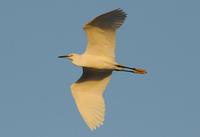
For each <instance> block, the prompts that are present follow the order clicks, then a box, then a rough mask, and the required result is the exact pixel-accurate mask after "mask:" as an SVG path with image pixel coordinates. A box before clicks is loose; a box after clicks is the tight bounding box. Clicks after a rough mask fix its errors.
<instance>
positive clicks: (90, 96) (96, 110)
mask: <svg viewBox="0 0 200 137" xmlns="http://www.w3.org/2000/svg"><path fill="white" fill-rule="evenodd" d="M111 73H112V71H110V70H109V71H108V70H101V71H99V70H98V71H97V70H94V69H88V68H83V74H82V76H81V77H80V79H79V80H78V81H76V83H73V84H72V85H71V91H72V95H73V97H74V100H75V102H76V106H77V107H78V110H79V112H80V114H81V116H82V118H83V119H84V121H85V122H86V124H87V125H88V127H89V128H90V129H91V130H93V129H96V127H99V126H100V125H102V124H103V121H104V112H105V103H104V98H103V92H104V90H105V88H106V86H107V84H108V82H109V80H110V75H111Z"/></svg>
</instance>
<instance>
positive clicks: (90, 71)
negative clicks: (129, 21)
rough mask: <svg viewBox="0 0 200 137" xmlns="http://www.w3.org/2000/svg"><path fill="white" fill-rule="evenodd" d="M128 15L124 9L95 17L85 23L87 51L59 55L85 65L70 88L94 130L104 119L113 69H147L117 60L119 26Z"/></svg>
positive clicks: (133, 71)
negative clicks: (105, 92) (124, 64)
mask: <svg viewBox="0 0 200 137" xmlns="http://www.w3.org/2000/svg"><path fill="white" fill-rule="evenodd" d="M125 18H126V13H125V12H123V11H122V10H121V9H116V10H113V11H111V12H108V13H105V14H102V15H100V16H98V17H96V18H94V19H93V20H91V21H90V22H88V23H86V24H85V25H84V27H83V29H84V30H85V32H86V34H87V39H88V44H87V48H86V50H85V52H84V53H83V54H81V55H80V54H74V53H72V54H68V55H64V56H59V58H65V57H66V58H68V59H70V60H72V63H73V64H75V65H77V66H79V67H82V68H83V74H82V76H81V77H80V79H79V80H78V81H76V82H75V83H73V84H72V85H71V91H72V95H73V97H74V100H75V102H76V105H77V108H78V110H79V112H80V114H81V116H82V118H83V119H84V121H85V122H86V124H87V125H88V127H89V128H90V129H91V130H93V129H96V127H99V126H100V125H102V124H103V121H104V119H105V102H104V98H103V93H104V90H105V88H106V86H107V84H108V82H109V81H110V77H111V74H112V71H125V72H132V73H137V74H145V73H146V71H145V70H143V69H136V68H131V67H126V66H123V65H120V64H118V63H117V62H116V61H115V38H116V30H117V29H118V28H119V27H120V26H121V25H122V24H123V22H124V20H125Z"/></svg>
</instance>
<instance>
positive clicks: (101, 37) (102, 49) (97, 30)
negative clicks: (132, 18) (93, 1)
mask: <svg viewBox="0 0 200 137" xmlns="http://www.w3.org/2000/svg"><path fill="white" fill-rule="evenodd" d="M125 18H126V13H125V12H124V11H123V10H121V9H116V10H113V11H110V12H108V13H105V14H102V15H100V16H98V17H96V18H94V19H93V20H92V21H90V22H88V23H86V25H84V27H83V28H84V30H85V32H86V34H87V39H88V44H87V48H86V51H85V53H87V54H92V55H97V56H98V55H99V56H101V55H103V56H107V57H110V58H113V59H114V58H115V32H116V30H117V29H118V28H119V27H120V26H121V25H122V24H123V22H124V20H125Z"/></svg>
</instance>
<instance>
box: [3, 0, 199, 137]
mask: <svg viewBox="0 0 200 137" xmlns="http://www.w3.org/2000/svg"><path fill="white" fill-rule="evenodd" d="M199 5H200V2H199V1H198V0H190V1H189V0H165V1H164V0H123V1H121V2H119V1H117V0H110V1H108V0H101V1H99V0H82V1H81V0H80V1H77V0H55V1H53V0H34V1H28V0H1V1H0V136H1V137H87V136H92V137H111V136H113V137H199V136H200V99H199V98H200V72H199V71H200V8H199ZM116 8H122V9H123V10H124V11H126V12H127V14H128V17H127V19H126V21H125V23H124V24H123V26H122V27H121V28H120V29H119V30H118V35H117V53H116V55H117V60H118V62H119V63H122V64H125V65H129V66H133V67H141V68H145V69H147V71H148V74H147V75H146V76H141V75H134V74H129V73H119V72H115V73H113V76H112V80H111V82H110V84H109V85H108V88H107V90H106V92H105V94H104V95H105V101H106V117H105V122H104V125H103V126H102V127H101V128H98V129H97V130H96V131H95V132H91V131H90V130H89V129H88V127H87V126H86V124H85V123H84V121H83V120H82V119H81V117H80V114H79V112H78V111H77V108H76V106H75V104H74V100H73V98H72V95H71V92H70V88H69V86H70V84H71V83H73V82H74V81H76V80H77V79H78V78H79V76H80V75H81V71H82V70H81V69H80V68H77V67H75V66H74V65H72V64H71V63H70V62H69V61H67V60H64V59H58V58H57V56H59V55H63V54H67V53H70V52H77V53H81V52H83V51H84V49H85V45H86V37H85V33H84V31H83V30H82V26H83V24H84V23H85V22H87V21H89V20H90V19H92V18H93V17H95V16H96V15H99V14H101V13H104V12H107V11H111V10H114V9H116Z"/></svg>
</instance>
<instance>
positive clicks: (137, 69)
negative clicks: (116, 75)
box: [115, 64, 147, 74]
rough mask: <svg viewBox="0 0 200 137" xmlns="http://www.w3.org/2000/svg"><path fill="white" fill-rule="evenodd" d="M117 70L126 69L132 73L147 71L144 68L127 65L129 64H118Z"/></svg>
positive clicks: (144, 72)
mask: <svg viewBox="0 0 200 137" xmlns="http://www.w3.org/2000/svg"><path fill="white" fill-rule="evenodd" d="M116 67H117V68H116V69H115V70H116V71H125V72H132V73H136V74H146V73H147V72H146V71H145V70H144V69H140V68H131V67H127V66H123V65H120V64H117V65H116Z"/></svg>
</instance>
